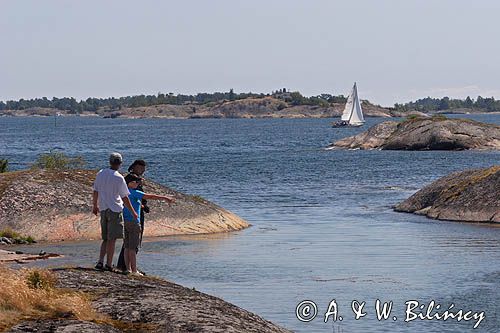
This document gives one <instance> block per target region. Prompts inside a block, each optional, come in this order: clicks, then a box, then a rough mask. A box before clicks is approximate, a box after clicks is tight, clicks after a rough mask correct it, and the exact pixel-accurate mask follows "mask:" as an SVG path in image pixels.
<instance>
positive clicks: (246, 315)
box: [8, 268, 290, 333]
mask: <svg viewBox="0 0 500 333" xmlns="http://www.w3.org/2000/svg"><path fill="white" fill-rule="evenodd" d="M53 271H54V272H55V274H56V276H57V278H58V279H57V280H58V282H57V287H59V288H65V289H68V290H73V291H75V290H76V291H79V292H83V293H85V294H86V295H89V297H90V299H91V304H92V307H93V308H94V309H95V310H97V312H98V313H101V314H104V315H105V316H106V317H107V318H108V320H103V321H100V322H99V321H98V322H92V321H83V320H76V319H75V318H71V317H69V318H64V317H62V318H56V319H51V318H40V319H31V320H25V321H23V322H20V323H18V324H17V325H15V326H14V327H12V328H11V329H9V330H8V332H39V333H45V332H66V333H70V332H75V333H77V332H78V333H80V332H172V333H173V332H175V333H184V332H234V333H241V332H255V333H288V332H290V331H289V330H286V329H284V328H282V327H279V326H277V325H275V324H273V323H272V322H270V321H267V320H265V319H263V318H261V317H259V316H257V315H255V314H253V313H251V312H249V311H246V310H243V309H241V308H239V307H237V306H235V305H233V304H230V303H227V302H225V301H224V300H222V299H220V298H217V297H214V296H210V295H207V294H204V293H201V292H199V291H196V290H195V289H194V288H193V289H189V288H186V287H183V286H180V285H178V284H175V283H172V282H169V281H165V280H162V279H159V278H153V277H130V276H125V275H122V274H117V273H112V272H100V271H96V270H94V269H90V268H60V269H54V270H53Z"/></svg>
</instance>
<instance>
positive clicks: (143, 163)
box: [128, 160, 146, 172]
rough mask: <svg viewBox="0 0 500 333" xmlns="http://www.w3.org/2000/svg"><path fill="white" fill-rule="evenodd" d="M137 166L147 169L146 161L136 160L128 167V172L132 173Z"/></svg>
mask: <svg viewBox="0 0 500 333" xmlns="http://www.w3.org/2000/svg"><path fill="white" fill-rule="evenodd" d="M136 165H141V166H143V167H146V161H144V160H135V161H134V163H132V164H130V166H129V167H128V172H131V171H132V170H133V169H134V167H135V166H136Z"/></svg>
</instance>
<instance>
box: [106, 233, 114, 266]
mask: <svg viewBox="0 0 500 333" xmlns="http://www.w3.org/2000/svg"><path fill="white" fill-rule="evenodd" d="M115 243H116V239H108V241H107V244H106V256H107V257H106V264H107V265H108V266H109V267H111V266H112V265H113V255H114V254H115Z"/></svg>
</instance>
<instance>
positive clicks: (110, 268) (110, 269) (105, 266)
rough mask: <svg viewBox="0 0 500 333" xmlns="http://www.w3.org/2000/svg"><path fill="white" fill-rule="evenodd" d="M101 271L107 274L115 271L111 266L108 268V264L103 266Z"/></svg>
mask: <svg viewBox="0 0 500 333" xmlns="http://www.w3.org/2000/svg"><path fill="white" fill-rule="evenodd" d="M103 270H105V271H108V272H114V271H115V270H114V269H113V267H112V266H109V265H108V264H106V265H104V268H103Z"/></svg>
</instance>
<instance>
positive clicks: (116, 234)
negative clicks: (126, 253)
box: [101, 209, 123, 240]
mask: <svg viewBox="0 0 500 333" xmlns="http://www.w3.org/2000/svg"><path fill="white" fill-rule="evenodd" d="M101 237H102V240H108V239H109V240H114V239H118V238H123V214H122V212H119V213H117V212H113V211H112V210H111V209H106V210H102V211H101Z"/></svg>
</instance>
